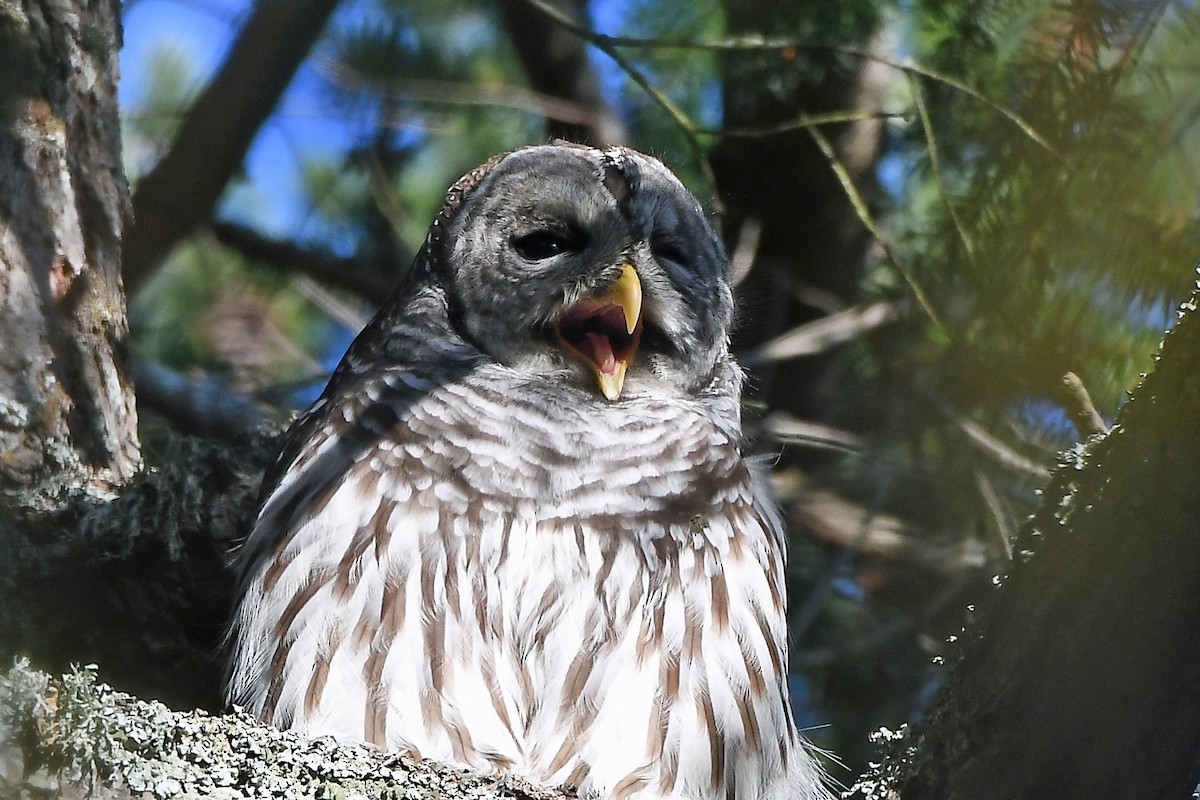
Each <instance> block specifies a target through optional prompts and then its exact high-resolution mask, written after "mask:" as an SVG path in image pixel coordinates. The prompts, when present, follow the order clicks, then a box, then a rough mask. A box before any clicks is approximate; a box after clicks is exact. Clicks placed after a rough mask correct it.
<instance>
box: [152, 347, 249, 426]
mask: <svg viewBox="0 0 1200 800" xmlns="http://www.w3.org/2000/svg"><path fill="white" fill-rule="evenodd" d="M133 383H134V386H135V387H136V389H137V398H138V402H139V403H144V404H145V405H146V407H147V408H149V409H151V410H153V411H155V412H157V413H158V414H159V415H160V416H162V417H164V418H166V419H168V420H170V421H171V424H172V425H173V426H174V427H175V428H176V429H177V430H180V431H187V432H188V433H189V434H191V435H193V436H202V437H206V438H216V439H224V440H232V439H235V438H237V437H239V436H245V435H246V434H248V433H249V432H250V431H252V430H254V429H255V428H257V427H258V426H259V425H262V424H263V423H264V422H265V421H266V418H265V417H264V416H263V413H262V411H261V410H260V409H259V407H258V406H257V405H255V404H254V401H253V400H251V399H250V398H249V397H246V396H245V395H243V394H239V393H237V392H235V391H232V390H231V389H230V388H229V387H228V386H225V385H223V384H222V383H220V382H218V381H216V380H213V379H212V378H192V377H190V376H188V375H184V374H182V373H180V372H176V371H175V370H173V369H171V368H170V367H166V366H164V365H162V364H158V363H155V362H153V361H147V360H146V359H144V358H136V357H135V358H134V359H133Z"/></svg>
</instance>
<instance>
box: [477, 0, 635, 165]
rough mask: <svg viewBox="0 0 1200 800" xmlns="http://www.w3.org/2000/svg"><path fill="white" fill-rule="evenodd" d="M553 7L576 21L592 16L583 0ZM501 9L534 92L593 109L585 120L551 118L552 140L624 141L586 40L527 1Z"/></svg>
mask: <svg viewBox="0 0 1200 800" xmlns="http://www.w3.org/2000/svg"><path fill="white" fill-rule="evenodd" d="M554 5H555V6H556V7H557V8H558V10H559V11H560V12H561V13H562V14H563V15H564V16H566V17H569V18H571V19H575V20H580V19H583V18H585V16H586V15H587V3H586V2H583V0H555V3H554ZM499 7H500V19H501V20H502V21H503V23H504V28H505V30H506V31H507V32H508V38H509V40H510V41H511V42H512V43H513V47H515V48H516V50H517V56H518V57H519V58H520V59H521V63H522V64H523V65H524V67H525V75H526V76H527V77H528V79H529V85H530V86H531V87H532V88H533V89H534V91H536V92H538V93H540V94H543V95H549V96H551V97H558V98H562V99H564V100H568V101H570V102H571V103H572V104H574V105H575V106H577V107H580V108H586V109H590V110H592V112H593V117H592V119H591V120H590V121H588V122H586V123H584V122H571V121H567V120H564V119H562V118H557V119H556V118H553V117H550V118H547V120H546V132H547V133H548V134H549V135H550V136H551V137H552V138H559V139H568V140H570V141H573V142H586V143H588V144H591V145H593V146H595V147H604V146H606V145H611V144H621V143H622V142H625V141H626V140H627V139H628V134H627V133H626V131H625V125H624V123H623V122H622V121H621V118H620V117H618V116H617V114H616V113H615V112H614V111H613V110H612V108H611V107H610V106H609V105H608V103H607V102H605V100H604V97H603V95H601V94H600V79H599V77H598V76H597V75H596V70H595V68H594V67H593V66H592V62H591V61H590V60H589V59H588V53H587V45H586V44H585V42H584V40H583V39H581V38H579V36H577V35H575V34H573V33H572V32H571V31H568V30H566V29H564V28H563V27H562V26H560V25H556V24H554V23H553V22H551V20H549V19H548V18H547V17H546V15H545V14H543V13H542V12H541V11H539V10H538V9H537V8H535V7H533V6H531V5H529V4H528V3H527V2H525V0H500V2H499Z"/></svg>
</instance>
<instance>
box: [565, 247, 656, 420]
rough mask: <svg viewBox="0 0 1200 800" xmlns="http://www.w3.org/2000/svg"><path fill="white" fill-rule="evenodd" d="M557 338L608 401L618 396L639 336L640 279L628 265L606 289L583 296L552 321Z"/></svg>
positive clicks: (640, 327)
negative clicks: (587, 369) (590, 372)
mask: <svg viewBox="0 0 1200 800" xmlns="http://www.w3.org/2000/svg"><path fill="white" fill-rule="evenodd" d="M555 332H556V333H557V334H558V340H559V341H560V342H561V343H562V344H563V346H564V347H566V349H567V350H568V351H569V352H570V353H571V354H572V355H574V356H576V357H577V358H579V359H580V360H582V361H583V362H584V363H585V364H587V365H588V366H590V367H591V368H592V370H593V371H594V372H595V374H596V383H597V384H599V386H600V392H601V393H602V394H603V395H604V396H605V397H606V398H608V399H609V400H616V399H617V398H618V397H620V396H621V387H622V386H624V384H625V371H626V370H627V369H628V368H629V363H630V362H631V361H632V360H633V357H634V355H635V354H636V353H637V348H638V342H639V341H640V340H641V336H642V282H641V281H640V280H639V279H638V274H637V270H636V269H634V268H633V266H632V265H630V264H625V265H624V266H623V267H622V268H621V275H620V277H619V278H617V280H616V281H615V282H613V285H612V286H610V287H609V288H608V290H607V291H606V292H605V293H604V294H601V295H597V296H595V297H585V298H584V299H582V300H580V301H579V302H577V303H576V304H575V305H573V306H571V307H570V308H568V309H567V310H566V311H565V312H563V314H562V316H561V317H559V319H558V322H557V323H556V324H555Z"/></svg>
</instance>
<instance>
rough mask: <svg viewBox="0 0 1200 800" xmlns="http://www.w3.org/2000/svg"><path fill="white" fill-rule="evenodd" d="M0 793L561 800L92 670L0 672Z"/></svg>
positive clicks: (21, 666)
mask: <svg viewBox="0 0 1200 800" xmlns="http://www.w3.org/2000/svg"><path fill="white" fill-rule="evenodd" d="M0 795H2V796H4V797H40V798H44V797H51V798H74V797H90V798H97V799H98V800H106V799H107V798H112V799H113V800H116V798H122V799H123V798H131V797H141V798H161V799H162V800H166V799H167V798H186V797H216V798H223V799H224V800H235V799H237V798H278V797H288V798H307V797H312V798H318V797H320V798H362V800H372V798H389V799H390V800H400V799H401V798H403V800H433V799H434V798H444V797H454V798H461V800H506V799H507V800H561V798H562V797H563V795H562V794H560V793H559V792H554V791H547V790H541V789H536V788H534V787H531V786H528V785H526V784H524V783H523V782H522V781H519V780H516V779H514V778H511V777H507V776H500V775H480V774H475V773H466V772H461V771H459V770H455V769H453V768H450V767H446V766H443V765H439V764H437V763H434V762H431V761H421V762H413V761H411V760H409V759H407V758H404V757H401V756H396V755H388V754H384V753H381V752H380V751H378V750H375V749H373V748H370V747H367V746H365V745H346V744H339V743H337V742H335V741H334V740H332V739H330V738H317V739H309V738H305V737H303V736H300V735H298V734H295V733H291V732H285V731H280V730H277V729H275V728H271V727H268V726H266V725H263V724H261V723H259V722H257V721H255V720H254V719H252V718H251V717H249V716H248V715H246V714H243V713H232V714H227V715H224V716H213V715H210V714H208V713H206V712H204V711H191V712H179V711H172V710H170V709H169V708H167V707H166V706H164V705H163V704H161V703H158V702H146V701H143V700H138V699H137V698H134V697H131V696H129V695H127V694H123V693H121V692H117V691H114V690H113V689H112V688H111V687H109V686H107V685H106V684H103V683H100V682H99V681H98V679H97V670H96V668H95V667H84V668H82V669H77V670H75V671H73V672H71V673H68V674H66V675H64V676H63V677H62V678H61V679H55V678H51V677H50V676H49V675H47V674H46V673H44V672H38V671H36V670H33V669H30V667H29V665H28V664H27V663H26V662H22V661H19V662H17V664H16V665H15V666H14V667H13V668H12V669H11V670H10V671H9V672H8V674H7V676H5V677H0Z"/></svg>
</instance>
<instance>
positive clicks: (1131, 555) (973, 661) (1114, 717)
mask: <svg viewBox="0 0 1200 800" xmlns="http://www.w3.org/2000/svg"><path fill="white" fill-rule="evenodd" d="M1197 297H1200V295H1198V296H1197ZM1196 302H1197V300H1196V298H1193V300H1192V302H1191V303H1189V304H1188V305H1187V309H1188V313H1187V316H1186V317H1185V318H1184V319H1182V321H1181V322H1180V323H1179V325H1178V327H1177V328H1176V329H1175V330H1174V331H1173V332H1172V333H1171V334H1170V335H1169V336H1168V337H1167V341H1166V343H1165V344H1164V346H1163V349H1162V353H1161V356H1160V358H1159V361H1158V365H1157V367H1156V368H1155V370H1154V373H1153V374H1151V375H1150V376H1149V377H1147V378H1146V380H1145V382H1144V383H1143V384H1142V386H1141V387H1140V388H1139V389H1137V391H1136V392H1135V393H1134V396H1133V398H1132V399H1131V400H1130V401H1129V402H1128V403H1126V405H1125V407H1124V408H1123V409H1122V411H1121V413H1120V415H1119V416H1118V419H1117V424H1116V426H1115V427H1114V428H1113V430H1112V431H1111V432H1110V433H1109V434H1108V435H1107V436H1105V437H1103V438H1097V439H1094V440H1093V441H1092V442H1091V443H1090V444H1089V445H1088V446H1087V447H1086V448H1080V450H1079V451H1077V452H1074V453H1070V454H1067V456H1066V457H1065V459H1064V463H1063V464H1062V465H1061V466H1060V467H1059V470H1058V472H1057V473H1056V475H1055V478H1054V480H1053V481H1052V483H1051V485H1050V486H1049V487H1048V488H1047V489H1046V490H1045V502H1043V504H1042V507H1041V509H1040V511H1039V512H1038V514H1037V515H1036V516H1035V517H1034V518H1033V520H1032V521H1031V523H1030V524H1029V525H1028V526H1027V527H1026V529H1025V530H1024V531H1023V532H1022V534H1021V536H1020V537H1019V539H1018V541H1017V543H1016V546H1015V547H1014V551H1015V552H1016V553H1017V554H1018V555H1017V558H1016V559H1015V560H1014V561H1013V563H1012V565H1011V569H1010V574H1008V575H1006V576H1000V577H999V578H997V581H996V582H997V583H999V584H1000V585H999V587H998V588H991V587H989V590H988V591H986V593H981V597H980V602H979V603H978V607H977V610H975V612H974V613H973V614H970V615H969V616H970V617H979V618H980V619H979V620H973V621H972V622H971V623H969V624H968V625H967V628H966V630H965V631H964V632H963V634H962V635H960V636H959V637H958V639H960V640H964V641H965V644H964V645H963V646H962V648H961V660H960V662H959V663H958V664H957V666H956V667H955V668H954V669H953V671H952V672H951V674H950V676H949V680H948V682H947V685H946V687H945V689H944V690H943V692H942V694H941V696H940V699H939V700H938V702H937V703H936V705H935V706H934V708H933V710H932V712H931V714H930V715H929V717H928V722H927V723H926V724H925V725H924V727H923V729H922V730H921V731H919V732H918V733H917V734H914V735H910V736H908V737H906V739H905V740H901V741H897V742H893V743H892V745H891V748H890V749H891V750H893V751H894V753H893V755H894V756H898V757H893V758H892V759H891V760H890V761H888V762H885V766H884V772H885V773H887V774H885V775H883V776H882V777H883V778H884V779H885V780H884V783H885V784H886V785H887V786H888V787H889V788H890V789H891V790H893V791H894V792H895V793H896V794H895V795H892V796H894V797H898V798H901V799H902V800H960V799H961V800H990V799H991V798H995V800H1001V798H1003V800H1035V799H1037V798H1045V797H1054V798H1059V800H1075V799H1077V800H1085V798H1086V799H1087V800H1092V798H1098V797H1120V798H1124V800H1140V799H1141V798H1145V800H1151V798H1166V797H1178V798H1184V797H1192V796H1193V792H1194V791H1195V789H1196V787H1197V783H1198V782H1200V638H1198V637H1197V635H1196V634H1197V632H1198V631H1200V492H1198V491H1197V487H1200V414H1197V413H1196V411H1197V409H1200V316H1198V315H1197V313H1196V310H1195V308H1196ZM951 649H952V650H953V648H951ZM910 747H911V748H915V749H914V750H913V751H911V752H909V753H905V752H902V751H904V750H907V749H908V748H910ZM876 777H877V778H878V777H881V776H876ZM884 796H887V795H884V794H880V792H879V787H878V786H877V785H876V786H874V787H872V786H871V785H870V782H864V783H863V784H862V785H861V786H860V787H859V791H858V792H857V793H856V794H855V795H854V797H859V798H868V797H884Z"/></svg>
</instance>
